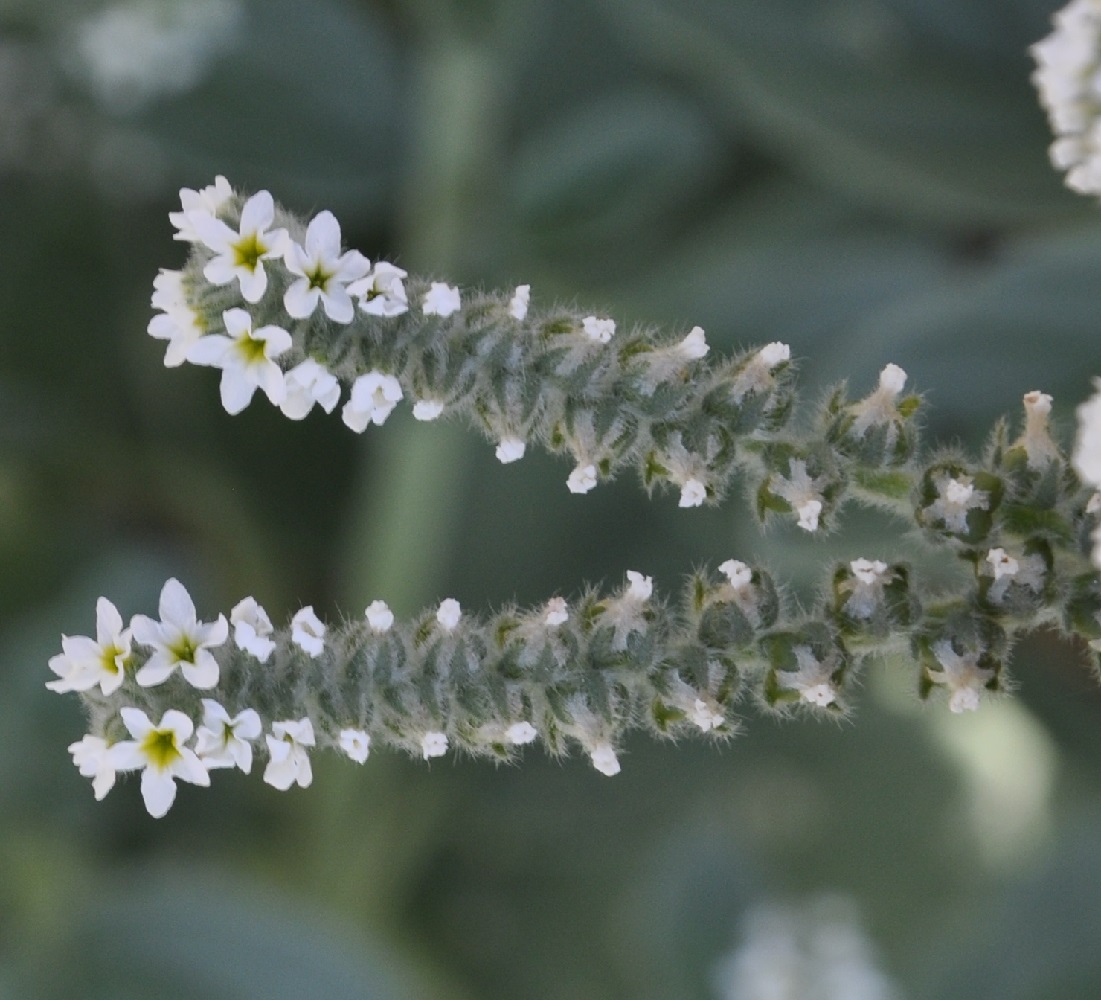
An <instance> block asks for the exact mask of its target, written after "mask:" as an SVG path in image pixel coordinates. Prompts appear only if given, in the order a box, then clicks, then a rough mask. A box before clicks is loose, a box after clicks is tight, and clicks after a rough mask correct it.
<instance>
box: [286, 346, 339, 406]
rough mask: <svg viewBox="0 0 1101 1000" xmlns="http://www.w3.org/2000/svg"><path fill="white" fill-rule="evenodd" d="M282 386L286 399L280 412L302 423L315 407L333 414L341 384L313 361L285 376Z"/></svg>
mask: <svg viewBox="0 0 1101 1000" xmlns="http://www.w3.org/2000/svg"><path fill="white" fill-rule="evenodd" d="M283 386H284V389H285V390H286V397H285V398H284V400H283V402H282V403H281V404H280V405H279V409H281V410H282V411H283V415H284V416H286V417H290V419H291V420H302V419H303V418H304V417H305V416H306V414H307V413H309V412H310V410H312V409H313V405H314V403H317V404H318V405H319V406H320V407H321V409H323V410H324V411H325V412H326V413H332V412H333V410H334V409H336V404H337V403H338V402H339V401H340V382H338V381H337V378H336V376H335V375H333V374H332V372H330V371H329V370H328V369H327V368H326V367H325V366H324V365H322V364H319V363H318V362H317V361H314V359H313V358H306V360H305V361H303V362H301V363H300V364H297V365H295V366H294V367H293V368H292V369H291V370H290V371H289V372H287V374H286V375H285V376H284V378H283Z"/></svg>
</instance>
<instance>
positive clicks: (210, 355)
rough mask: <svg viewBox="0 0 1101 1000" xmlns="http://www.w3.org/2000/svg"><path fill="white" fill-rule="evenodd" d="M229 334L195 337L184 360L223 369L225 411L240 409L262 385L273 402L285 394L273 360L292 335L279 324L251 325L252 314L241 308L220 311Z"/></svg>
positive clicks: (276, 403)
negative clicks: (256, 326)
mask: <svg viewBox="0 0 1101 1000" xmlns="http://www.w3.org/2000/svg"><path fill="white" fill-rule="evenodd" d="M222 322H223V323H224V324H225V327H226V333H228V334H229V336H228V337H223V336H222V335H221V334H211V335H208V336H206V337H203V338H202V339H201V340H199V341H197V342H196V343H195V344H194V345H193V346H192V347H191V350H190V351H188V354H187V360H188V361H190V362H191V363H192V364H196V365H210V366H211V367H214V368H221V369H222V382H221V386H220V391H221V395H222V406H224V407H225V410H226V413H229V414H236V413H240V412H241V411H242V410H243V409H244V408H245V407H246V406H248V404H249V403H250V402H251V401H252V396H253V393H255V392H256V390H257V389H258V388H259V389H263V390H264V394H265V395H266V396H267V397H268V399H269V400H271V402H272V405H273V406H281V405H282V403H283V401H284V399H286V396H287V387H286V384H285V383H284V380H283V370H282V369H281V368H280V367H279V366H278V365H277V364H276V363H275V362H274V361H273V360H272V359H273V358H277V357H279V355H280V354H283V353H285V352H286V351H289V350H290V347H291V335H290V334H289V333H287V331H286V330H284V329H283V328H282V327H281V326H262V327H260V329H259V330H253V329H252V317H251V316H250V315H249V314H248V312H246V311H245V310H244V309H227V310H226V311H225V312H224V313H222Z"/></svg>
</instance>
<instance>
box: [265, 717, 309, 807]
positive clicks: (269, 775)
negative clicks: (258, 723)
mask: <svg viewBox="0 0 1101 1000" xmlns="http://www.w3.org/2000/svg"><path fill="white" fill-rule="evenodd" d="M266 739H267V743H268V754H269V756H270V758H271V759H270V760H269V761H268V766H267V767H266V768H264V780H265V781H266V782H267V783H268V784H269V785H271V786H273V787H274V788H278V789H279V791H281V792H285V791H286V790H287V789H288V788H290V787H291V785H293V784H294V783H295V782H297V783H298V785H299V787H300V788H309V787H310V782H312V781H313V768H312V767H311V766H310V754H309V750H308V749H307V748H308V747H312V746H314V745H316V743H317V740H316V738H315V737H314V733H313V723H312V722H310V720H309V718H308V717H306V718H302V719H299V720H298V721H297V722H295V721H294V720H293V719H287V720H285V721H283V722H273V723H272V725H271V735H270V736H268V737H266Z"/></svg>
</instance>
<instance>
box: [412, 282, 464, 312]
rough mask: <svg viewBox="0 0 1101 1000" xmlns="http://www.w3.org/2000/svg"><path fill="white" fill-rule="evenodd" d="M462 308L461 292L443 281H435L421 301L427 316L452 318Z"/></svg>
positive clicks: (422, 308)
mask: <svg viewBox="0 0 1101 1000" xmlns="http://www.w3.org/2000/svg"><path fill="white" fill-rule="evenodd" d="M461 308H462V303H461V302H460V301H459V290H458V289H457V288H455V287H454V286H452V285H447V284H444V282H442V281H433V282H432V284H431V286H430V287H429V289H428V291H427V292H426V293H425V296H424V299H423V300H422V301H421V310H422V311H423V312H424V315H425V316H450V315H451V314H452V313H456V312H458V311H459V310H460V309H461Z"/></svg>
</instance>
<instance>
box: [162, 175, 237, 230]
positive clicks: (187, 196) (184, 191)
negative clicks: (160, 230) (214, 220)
mask: <svg viewBox="0 0 1101 1000" xmlns="http://www.w3.org/2000/svg"><path fill="white" fill-rule="evenodd" d="M232 197H233V188H231V187H230V186H229V181H227V180H226V179H225V178H224V177H223V176H222V175H221V174H219V175H218V176H217V177H215V178H214V183H213V184H210V185H208V186H207V187H205V188H200V189H199V190H198V191H196V190H194V189H193V188H180V207H181V211H179V212H169V213H168V221H169V222H171V223H172V225H174V226H175V227H176V229H177V230H178V232H177V233H176V234H175V235H174V236H173V237H172V239H174V240H187V241H188V242H189V243H198V242H199V240H200V237H199V234H198V233H197V232H196V231H195V226H194V224H193V223H192V221H191V214H192V213H193V212H199V213H201V214H206V215H217V214H218V209H220V208H221V207H222V206H223V205H224V204H225V203H226V202H227V201H229V199H230V198H232Z"/></svg>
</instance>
